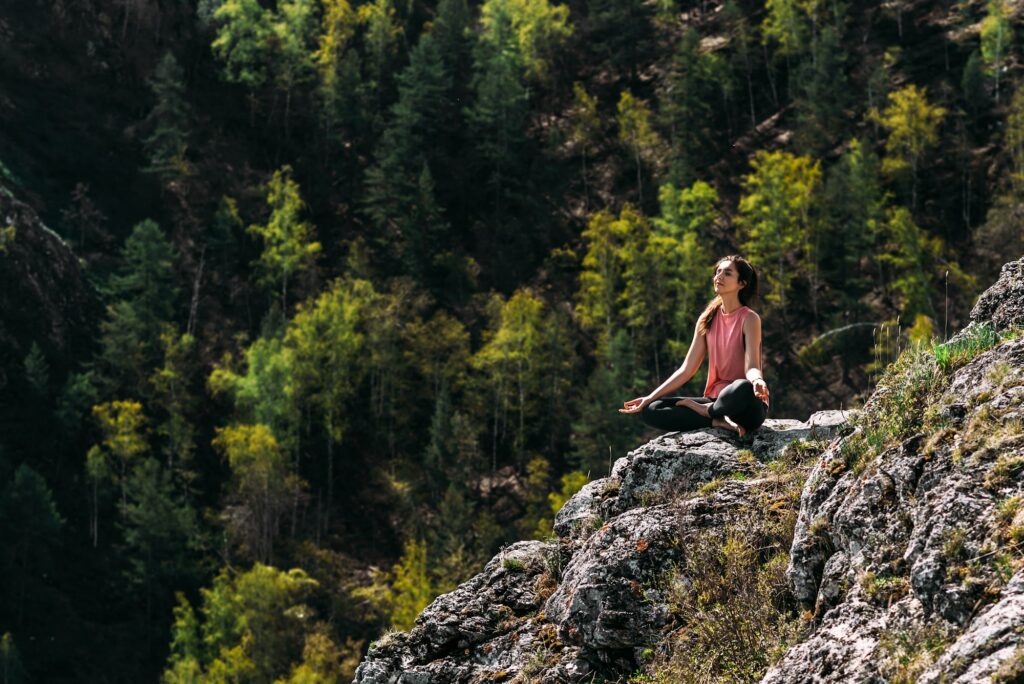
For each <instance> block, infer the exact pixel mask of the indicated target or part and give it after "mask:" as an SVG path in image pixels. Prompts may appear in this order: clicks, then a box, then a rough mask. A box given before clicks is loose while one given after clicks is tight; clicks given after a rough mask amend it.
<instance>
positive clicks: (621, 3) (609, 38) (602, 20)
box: [586, 0, 655, 87]
mask: <svg viewBox="0 0 1024 684" xmlns="http://www.w3.org/2000/svg"><path fill="white" fill-rule="evenodd" d="M586 7H587V19H588V21H587V23H586V26H588V28H589V31H590V35H589V36H588V40H587V41H586V42H587V44H588V47H589V48H590V50H592V51H593V52H594V53H595V56H597V57H598V59H599V63H600V64H602V65H606V67H607V68H609V70H610V71H611V72H612V73H614V74H616V75H621V76H624V77H625V78H626V79H628V83H629V86H630V87H636V86H637V85H638V82H639V73H640V66H641V64H643V63H645V62H646V61H647V60H648V59H649V57H650V54H649V51H650V50H651V48H652V46H653V44H654V42H655V41H654V33H655V29H654V26H653V22H652V21H651V20H652V18H653V14H654V11H653V7H652V3H646V2H641V0H587V4H586Z"/></svg>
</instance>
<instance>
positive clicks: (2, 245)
mask: <svg viewBox="0 0 1024 684" xmlns="http://www.w3.org/2000/svg"><path fill="white" fill-rule="evenodd" d="M17 233H18V230H17V228H15V227H14V226H11V225H9V226H5V227H3V228H0V254H3V253H4V252H6V251H7V247H8V245H10V244H11V243H12V242H14V238H15V236H16V235H17Z"/></svg>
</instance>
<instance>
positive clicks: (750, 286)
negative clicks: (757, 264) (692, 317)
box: [697, 254, 757, 335]
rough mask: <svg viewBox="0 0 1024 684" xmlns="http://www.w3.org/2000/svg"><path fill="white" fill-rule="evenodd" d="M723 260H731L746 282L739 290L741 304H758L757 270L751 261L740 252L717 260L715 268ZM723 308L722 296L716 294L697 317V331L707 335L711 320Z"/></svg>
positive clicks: (741, 278) (716, 268) (743, 281)
mask: <svg viewBox="0 0 1024 684" xmlns="http://www.w3.org/2000/svg"><path fill="white" fill-rule="evenodd" d="M723 261H731V262H732V265H733V266H734V267H735V268H736V273H737V275H738V277H739V281H740V282H741V283H746V284H745V285H744V286H743V287H742V288H741V289H740V291H739V298H740V304H742V305H743V306H753V305H754V304H757V271H756V270H754V267H753V266H751V265H750V262H749V261H747V260H746V259H744V258H743V257H741V256H740V255H739V254H733V255H732V256H727V257H722V258H721V259H719V260H718V261H716V262H715V270H716V271H717V270H718V266H719V265H720V264H721V263H722V262H723ZM721 308H722V298H721V297H719V296H717V295H715V298H714V299H712V300H711V301H710V302H708V305H707V307H706V308H705V309H704V313H702V314H701V315H700V318H698V319H697V332H698V333H700V334H701V335H707V334H708V329H709V328H710V327H711V321H713V320H715V314H717V313H718V310H719V309H721Z"/></svg>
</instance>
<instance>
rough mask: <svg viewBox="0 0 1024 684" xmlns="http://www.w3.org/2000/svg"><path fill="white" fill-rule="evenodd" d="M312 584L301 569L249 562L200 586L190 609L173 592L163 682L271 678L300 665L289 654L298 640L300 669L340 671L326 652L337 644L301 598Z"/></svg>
mask: <svg viewBox="0 0 1024 684" xmlns="http://www.w3.org/2000/svg"><path fill="white" fill-rule="evenodd" d="M316 587H317V583H316V582H315V581H314V580H312V579H310V578H309V577H308V576H307V575H306V574H305V573H304V572H303V571H302V570H297V569H296V570H289V571H287V572H285V571H282V570H278V569H277V568H274V567H270V566H267V565H261V564H259V563H257V564H256V565H254V566H253V567H252V569H250V570H248V571H246V572H241V573H235V572H231V571H230V570H223V571H221V573H220V574H219V575H217V578H216V579H215V580H214V582H213V586H212V587H210V588H207V589H203V590H201V592H200V594H201V597H202V599H201V603H200V604H199V606H198V609H195V608H193V607H192V605H191V604H190V603H189V601H188V599H186V598H185V597H184V596H183V595H181V594H179V595H178V605H177V607H175V609H174V624H173V626H172V628H171V655H170V657H169V658H168V663H167V670H166V671H165V672H164V677H163V679H164V682H166V683H168V684H170V683H172V682H173V683H175V684H177V683H179V682H181V683H184V682H191V681H203V682H224V683H225V684H226V683H227V682H238V681H261V682H272V681H275V680H276V679H277V678H278V677H282V676H285V675H287V674H288V673H289V672H290V671H293V667H294V668H302V664H299V663H293V662H292V661H293V658H294V657H295V656H296V655H297V654H298V653H300V652H301V649H302V645H303V643H304V642H305V644H306V653H305V655H306V656H307V657H308V658H309V660H308V661H306V662H305V663H304V664H305V668H304V671H306V672H311V673H319V674H320V675H321V676H329V677H335V678H336V677H340V676H341V672H340V671H337V665H338V660H337V659H336V658H335V659H334V662H333V666H332V664H331V661H332V656H331V655H330V654H331V653H335V652H336V651H337V649H336V647H335V646H334V645H333V644H332V643H329V642H330V639H329V638H328V637H327V636H326V632H325V631H323V627H322V626H321V625H320V624H319V623H317V622H315V621H314V620H313V612H312V610H311V609H310V608H309V607H308V606H307V605H305V601H306V599H307V597H308V596H309V594H310V592H311V591H313V590H314V589H315V588H316ZM314 635H318V636H314ZM298 681H317V680H315V679H313V680H310V679H306V680H298ZM332 681H333V680H332Z"/></svg>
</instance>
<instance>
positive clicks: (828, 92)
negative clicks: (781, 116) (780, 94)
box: [796, 26, 849, 150]
mask: <svg viewBox="0 0 1024 684" xmlns="http://www.w3.org/2000/svg"><path fill="white" fill-rule="evenodd" d="M810 51H811V55H810V58H808V59H805V60H804V61H803V62H802V63H801V65H800V67H799V68H798V69H797V70H796V71H797V73H796V81H797V83H798V85H797V87H796V90H797V94H796V104H797V108H798V114H799V120H800V127H799V129H798V131H799V135H800V138H801V139H802V140H803V141H804V145H803V146H802V147H803V148H804V149H808V148H809V149H812V150H824V149H826V148H828V147H829V146H830V145H831V144H832V143H833V137H834V136H835V134H836V132H837V131H838V129H839V128H840V125H841V122H842V115H843V110H844V109H846V106H847V104H848V102H849V88H848V87H847V78H846V58H847V55H846V52H845V51H844V50H843V46H842V40H841V35H840V32H839V30H838V29H837V28H835V27H833V26H826V27H824V28H823V29H822V30H821V31H820V32H818V34H817V35H816V36H815V38H814V39H813V40H812V41H811V46H810Z"/></svg>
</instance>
